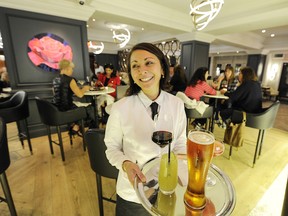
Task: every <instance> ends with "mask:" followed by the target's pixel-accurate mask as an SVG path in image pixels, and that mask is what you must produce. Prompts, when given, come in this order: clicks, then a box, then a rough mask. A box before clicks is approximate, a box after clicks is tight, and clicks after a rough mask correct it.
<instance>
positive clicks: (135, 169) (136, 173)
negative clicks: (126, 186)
mask: <svg viewBox="0 0 288 216" xmlns="http://www.w3.org/2000/svg"><path fill="white" fill-rule="evenodd" d="M123 170H124V171H125V172H126V173H127V176H128V179H129V181H130V183H131V184H132V185H133V184H134V179H135V178H136V177H138V178H139V179H140V181H141V182H143V183H144V182H146V177H145V175H144V174H143V173H142V172H141V170H140V168H139V166H138V165H137V164H136V163H133V162H132V161H124V162H123Z"/></svg>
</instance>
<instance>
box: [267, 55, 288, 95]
mask: <svg viewBox="0 0 288 216" xmlns="http://www.w3.org/2000/svg"><path fill="white" fill-rule="evenodd" d="M275 54H283V58H275V57H274V55H275ZM284 62H288V50H287V51H278V52H277V51H273V52H270V53H269V54H268V55H267V58H266V66H265V70H264V75H263V81H262V85H265V86H270V87H271V88H273V89H275V90H278V87H279V82H280V78H281V72H282V67H283V63H284Z"/></svg>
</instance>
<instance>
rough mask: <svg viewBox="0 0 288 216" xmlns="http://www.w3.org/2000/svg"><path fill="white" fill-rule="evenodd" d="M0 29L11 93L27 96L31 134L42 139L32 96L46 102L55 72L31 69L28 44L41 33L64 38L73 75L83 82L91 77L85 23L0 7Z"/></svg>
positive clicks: (34, 67)
mask: <svg viewBox="0 0 288 216" xmlns="http://www.w3.org/2000/svg"><path fill="white" fill-rule="evenodd" d="M0 30H1V34H2V38H3V43H4V49H3V50H4V55H5V60H6V66H7V70H8V73H9V77H10V81H11V87H12V89H13V91H18V90H24V91H26V92H27V93H28V98H29V110H30V117H29V118H28V126H29V131H30V135H31V137H37V136H42V135H44V134H46V126H45V125H43V124H42V123H41V121H40V117H39V114H38V109H37V106H36V102H35V97H36V96H38V97H40V98H44V99H48V100H50V99H51V98H52V89H51V86H52V84H51V83H52V80H53V78H54V77H55V76H57V75H58V73H55V72H54V73H53V72H47V71H44V70H42V69H40V68H38V67H36V66H34V65H33V64H32V62H31V61H30V59H29V58H28V55H27V50H28V47H27V43H28V41H29V40H30V39H32V38H33V36H35V35H37V34H40V33H52V34H55V35H58V36H60V37H61V38H63V39H65V41H67V42H68V43H69V45H70V46H71V48H72V52H73V62H74V63H75V68H74V73H73V76H74V77H75V78H77V79H84V78H85V77H86V76H87V75H90V66H89V52H88V47H87V28H86V23H85V22H84V21H80V20H73V19H67V18H62V17H55V16H49V15H44V14H39V13H31V12H27V11H20V10H14V9H9V8H3V7H0ZM21 127H23V126H22V125H21Z"/></svg>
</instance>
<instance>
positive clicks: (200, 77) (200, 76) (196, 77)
mask: <svg viewBox="0 0 288 216" xmlns="http://www.w3.org/2000/svg"><path fill="white" fill-rule="evenodd" d="M207 71H208V68H206V67H200V68H198V69H197V70H196V71H195V72H194V74H193V76H192V77H191V80H190V81H189V83H188V85H191V86H193V87H194V86H196V84H197V83H198V81H206V79H205V74H206V72H207Z"/></svg>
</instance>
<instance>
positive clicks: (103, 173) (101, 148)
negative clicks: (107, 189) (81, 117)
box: [85, 128, 118, 216]
mask: <svg viewBox="0 0 288 216" xmlns="http://www.w3.org/2000/svg"><path fill="white" fill-rule="evenodd" d="M85 137H86V141H87V148H88V155H89V161H90V166H91V169H92V170H93V171H94V172H95V174H96V183H97V192H98V205H99V212H100V216H103V215H104V207H103V200H105V201H108V202H112V203H116V200H114V199H112V197H113V195H114V194H112V196H111V197H106V196H103V193H102V180H101V177H105V178H110V179H115V180H116V179H117V176H118V169H116V168H115V167H114V166H112V165H111V164H110V163H109V161H108V159H107V157H106V154H105V151H106V149H107V148H106V145H105V142H104V137H105V130H104V129H96V128H93V129H89V130H88V131H86V133H85ZM115 184H116V182H115Z"/></svg>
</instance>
